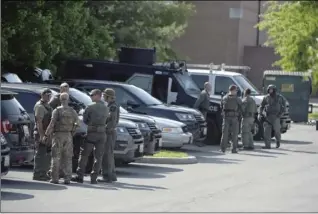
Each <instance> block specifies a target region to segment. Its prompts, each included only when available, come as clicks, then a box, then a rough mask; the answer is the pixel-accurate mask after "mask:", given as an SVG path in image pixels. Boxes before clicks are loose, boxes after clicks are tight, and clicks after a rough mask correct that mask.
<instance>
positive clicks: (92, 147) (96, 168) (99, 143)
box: [76, 133, 106, 180]
mask: <svg viewBox="0 0 318 214" xmlns="http://www.w3.org/2000/svg"><path fill="white" fill-rule="evenodd" d="M91 134H93V133H91ZM94 134H95V135H94V137H91V138H89V137H90V136H89V135H88V137H87V138H86V140H85V142H84V145H83V147H82V148H81V151H80V156H79V160H78V167H77V170H76V173H77V175H78V176H79V177H80V178H83V177H84V173H85V168H86V165H87V161H88V157H89V155H90V154H91V152H92V151H93V154H94V164H93V170H92V172H91V179H92V180H96V179H97V176H98V174H99V172H100V170H101V166H102V161H103V155H104V146H105V143H106V133H94Z"/></svg>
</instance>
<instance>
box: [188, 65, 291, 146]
mask: <svg viewBox="0 0 318 214" xmlns="http://www.w3.org/2000/svg"><path fill="white" fill-rule="evenodd" d="M187 70H188V73H189V75H190V76H191V78H192V79H193V81H194V82H195V83H196V84H197V85H198V86H199V87H200V88H201V90H202V89H203V87H204V83H205V82H209V83H210V84H211V85H212V91H211V95H210V97H211V98H212V99H221V96H222V93H227V91H228V89H229V86H230V85H232V84H234V85H236V86H237V87H238V96H242V94H243V92H244V90H245V89H247V88H249V89H251V96H252V97H253V98H254V100H255V102H256V104H257V106H258V107H259V106H260V104H261V102H262V100H263V98H264V94H262V93H260V92H259V91H258V89H257V88H256V87H255V86H254V85H253V84H252V83H251V82H250V81H249V80H248V79H247V78H246V77H245V75H243V74H241V73H238V72H232V71H228V70H241V71H243V72H244V74H245V72H246V71H248V70H250V68H249V67H247V66H229V65H225V64H222V65H214V64H213V63H211V64H209V65H202V64H187ZM255 118H257V115H255ZM290 123H291V120H290V117H289V103H288V102H287V100H286V112H285V113H284V115H283V116H282V117H281V133H285V132H286V131H287V130H288V129H289V128H290ZM253 134H254V139H255V140H260V139H262V138H263V124H261V123H260V122H259V121H258V120H257V119H256V120H255V122H254V130H253Z"/></svg>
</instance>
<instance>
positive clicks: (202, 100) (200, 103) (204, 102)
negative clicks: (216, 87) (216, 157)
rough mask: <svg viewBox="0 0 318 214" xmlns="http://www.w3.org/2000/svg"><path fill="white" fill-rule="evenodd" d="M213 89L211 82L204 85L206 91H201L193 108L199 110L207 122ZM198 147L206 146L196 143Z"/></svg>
mask: <svg viewBox="0 0 318 214" xmlns="http://www.w3.org/2000/svg"><path fill="white" fill-rule="evenodd" d="M211 90H212V87H211V84H210V83H209V82H205V83H204V90H202V91H201V93H200V96H199V97H198V99H197V100H196V102H195V103H194V106H193V108H195V109H198V110H199V111H200V112H201V113H202V114H203V116H204V118H205V120H206V119H207V114H208V111H209V107H210V93H211ZM196 145H197V146H199V147H201V146H204V144H203V143H201V142H196Z"/></svg>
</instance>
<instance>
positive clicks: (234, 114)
mask: <svg viewBox="0 0 318 214" xmlns="http://www.w3.org/2000/svg"><path fill="white" fill-rule="evenodd" d="M223 112H224V116H227V117H238V116H239V113H238V112H237V111H235V110H233V109H224V110H223Z"/></svg>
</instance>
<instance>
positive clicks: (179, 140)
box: [152, 116, 193, 149]
mask: <svg viewBox="0 0 318 214" xmlns="http://www.w3.org/2000/svg"><path fill="white" fill-rule="evenodd" d="M152 118H153V119H154V120H155V121H156V124H157V125H158V126H159V128H160V130H161V131H162V147H163V148H175V149H177V148H181V147H182V146H184V145H186V144H192V143H193V136H192V134H191V133H190V132H188V128H187V126H186V125H185V124H184V123H181V122H178V121H175V120H169V119H166V118H162V117H153V116H152Z"/></svg>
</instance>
